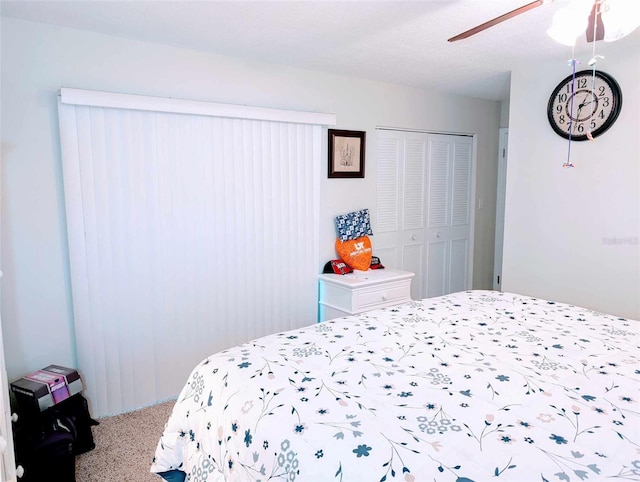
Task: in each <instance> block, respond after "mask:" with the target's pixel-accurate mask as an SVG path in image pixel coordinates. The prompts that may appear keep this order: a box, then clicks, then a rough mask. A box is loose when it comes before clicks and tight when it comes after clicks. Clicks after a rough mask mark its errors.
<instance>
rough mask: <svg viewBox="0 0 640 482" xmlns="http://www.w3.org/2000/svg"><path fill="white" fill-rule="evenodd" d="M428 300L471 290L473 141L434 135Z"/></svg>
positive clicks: (431, 144)
mask: <svg viewBox="0 0 640 482" xmlns="http://www.w3.org/2000/svg"><path fill="white" fill-rule="evenodd" d="M428 159H429V165H428V175H427V178H428V193H427V199H428V212H427V233H426V238H427V242H426V245H427V249H426V251H427V266H428V271H427V276H426V280H427V287H426V293H427V296H428V297H433V296H440V295H444V294H447V293H452V292H456V291H461V290H465V289H469V288H470V287H471V283H470V280H471V258H470V256H471V250H472V239H473V236H472V222H471V221H472V220H471V199H472V198H471V193H472V182H471V181H472V173H473V171H472V169H473V162H472V159H473V138H472V137H470V136H458V135H444V134H429V155H428Z"/></svg>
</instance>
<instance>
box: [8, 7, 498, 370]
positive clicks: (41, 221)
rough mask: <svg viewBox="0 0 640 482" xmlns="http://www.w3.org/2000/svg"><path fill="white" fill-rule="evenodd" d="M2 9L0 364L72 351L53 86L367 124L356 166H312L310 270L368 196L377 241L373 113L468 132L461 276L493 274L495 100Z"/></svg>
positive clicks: (484, 279) (45, 359)
mask: <svg viewBox="0 0 640 482" xmlns="http://www.w3.org/2000/svg"><path fill="white" fill-rule="evenodd" d="M1 22H2V23H1V36H2V37H1V40H2V42H1V45H2V47H1V48H2V52H1V54H2V56H1V57H2V58H1V62H2V63H1V67H2V69H1V70H2V74H1V75H2V77H1V81H2V99H1V100H2V111H1V121H2V132H1V134H2V182H3V186H2V196H3V197H2V269H3V271H4V273H5V279H4V280H3V289H2V304H1V306H2V319H3V330H4V335H5V336H4V340H5V345H6V346H5V350H6V351H5V356H6V361H7V371H8V375H9V377H10V378H15V377H18V376H22V375H23V374H24V373H26V372H28V371H31V370H35V369H38V368H41V367H42V366H45V365H47V364H49V363H58V364H62V365H75V357H74V343H75V340H74V335H73V324H72V323H73V320H72V308H71V292H70V285H69V274H68V256H67V245H66V231H65V229H66V228H65V219H64V198H63V187H62V173H61V165H60V153H59V138H58V122H57V107H56V95H57V93H58V91H59V89H60V87H63V86H64V87H74V88H82V89H93V90H105V91H112V92H123V93H132V94H144V95H153V96H161V97H176V98H184V99H197V100H204V101H213V102H223V103H234V104H246V105H254V106H263V107H271V108H281V109H292V110H303V111H317V112H330V113H335V114H336V115H337V120H338V124H337V125H336V126H335V127H336V128H339V129H354V130H365V131H366V132H367V145H366V151H367V157H366V178H365V179H358V180H349V179H332V180H329V179H326V174H324V171H323V178H322V183H321V199H322V208H321V209H322V210H321V218H320V220H321V227H320V228H321V229H320V233H319V234H318V236H319V240H320V249H321V253H320V254H321V259H319V260H318V272H320V270H321V266H322V265H323V264H324V262H325V261H327V260H328V259H331V258H334V257H335V253H334V248H333V243H334V240H335V231H334V227H333V218H334V217H335V216H336V215H338V214H343V213H345V212H348V211H350V210H354V209H360V208H363V207H369V208H370V209H371V210H372V211H373V212H372V214H374V216H373V218H374V224H373V229H374V236H373V237H372V242H373V246H374V251H375V212H374V209H375V204H376V203H375V182H376V178H375V172H376V149H375V146H376V142H375V127H376V125H384V126H397V127H408V128H417V129H424V130H434V131H453V132H465V133H475V134H477V135H478V150H477V156H478V159H477V160H478V169H477V171H478V175H477V187H476V195H477V197H478V198H479V197H482V198H483V205H484V209H483V210H479V211H477V212H476V225H475V238H476V239H475V252H474V259H475V266H474V281H473V285H474V287H476V288H488V287H490V286H491V278H492V269H493V237H494V234H493V233H494V211H495V187H496V186H495V175H496V164H497V138H498V125H499V122H500V103H499V102H494V101H485V100H480V99H472V98H465V97H460V96H454V95H446V94H436V93H433V92H427V91H424V90H420V89H414V88H407V87H401V86H397V85H390V84H382V83H377V82H370V81H366V80H360V79H354V78H347V77H341V76H336V75H327V74H322V73H318V72H311V71H305V70H300V69H294V68H289V67H283V66H277V65H269V64H264V63H259V62H250V61H245V60H239V59H233V58H228V57H222V56H216V55H212V54H207V53H202V52H197V51H193V50H187V49H181V48H176V47H170V46H164V45H159V44H152V43H144V42H137V41H133V40H129V39H124V38H117V37H112V36H106V35H101V34H95V33H89V32H83V31H78V30H73V29H67V28H61V27H55V26H50V25H44V24H38V23H33V22H24V21H20V20H13V19H7V18H2V19H1ZM325 150H326V146H325ZM323 158H324V159H326V152H324V153H323ZM476 205H479V203H478V201H477V200H476ZM383 261H384V260H383ZM221 282H223V279H222V278H221Z"/></svg>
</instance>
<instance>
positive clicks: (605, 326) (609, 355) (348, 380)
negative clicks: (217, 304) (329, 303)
mask: <svg viewBox="0 0 640 482" xmlns="http://www.w3.org/2000/svg"><path fill="white" fill-rule="evenodd" d="M639 323H640V322H638V321H636V320H628V319H623V318H618V317H615V316H610V315H606V314H602V313H597V312H593V311H589V310H587V309H584V308H579V307H575V306H571V305H567V304H562V303H554V302H552V301H546V300H541V299H536V298H531V297H525V296H519V295H515V294H511V293H500V292H493V291H469V292H460V293H454V294H451V295H447V296H443V297H438V298H430V299H425V300H422V301H415V302H410V303H407V304H403V305H399V306H397V307H393V308H384V309H380V310H376V311H370V312H368V313H365V314H362V315H357V316H353V317H346V318H340V319H335V320H331V321H327V322H324V323H319V324H315V325H312V326H308V327H305V328H302V329H298V330H293V331H289V332H285V333H279V334H275V335H270V336H267V337H264V338H260V339H257V340H254V341H251V342H249V343H246V344H244V345H241V346H238V347H234V348H232V349H229V350H225V351H223V352H220V353H217V354H215V355H212V356H210V357H209V358H207V359H206V360H204V361H202V363H200V364H199V365H198V366H197V367H196V368H195V369H194V370H193V372H192V373H191V375H190V376H189V379H188V381H187V383H186V385H185V386H184V388H183V390H182V392H181V394H180V395H179V397H178V399H177V401H176V404H175V407H174V409H173V412H172V414H171V416H170V418H169V420H168V422H167V424H166V426H165V430H164V433H163V434H162V437H161V439H160V441H159V443H158V447H157V450H156V454H155V457H154V461H153V464H152V467H151V471H152V472H155V473H157V472H163V471H170V470H174V469H177V470H181V471H183V472H185V473H186V475H187V477H186V480H189V481H194V482H195V481H198V482H199V481H209V482H210V481H261V482H264V481H284V480H288V481H294V480H298V481H319V482H328V481H344V482H351V481H366V482H369V481H380V482H384V481H395V480H402V481H438V482H444V481H456V482H469V481H476V482H485V481H489V480H493V479H497V480H504V481H518V482H521V481H542V482H544V481H548V482H551V481H581V480H591V481H594V480H640V405H639V400H640V346H639V337H638V334H639Z"/></svg>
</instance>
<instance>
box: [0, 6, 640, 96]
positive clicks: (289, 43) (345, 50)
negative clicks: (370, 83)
mask: <svg viewBox="0 0 640 482" xmlns="http://www.w3.org/2000/svg"><path fill="white" fill-rule="evenodd" d="M529 1H531V0H457V1H365V0H353V1H330V0H323V1H313V0H298V1H214V0H210V1H186V0H182V1H168V0H167V1H153V0H149V1H144V0H142V1H140V0H135V1H114V0H108V1H98V0H74V1H62V0H57V1H33V0H20V1H13V0H10V1H7V0H2V1H1V2H0V14H1V15H2V16H5V17H12V18H19V19H24V20H31V21H37V22H45V23H50V24H56V25H63V26H67V27H72V28H77V29H82V30H91V31H95V32H100V33H105V34H110V35H116V36H121V37H127V38H132V39H138V40H142V41H149V42H158V43H164V44H169V45H173V46H179V47H187V48H191V49H197V50H204V51H208V52H212V53H216V54H221V55H229V56H233V57H241V58H247V59H252V60H259V61H263V62H269V63H276V64H284V65H290V66H295V67H300V68H304V69H310V70H317V71H323V72H329V73H336V74H343V75H348V76H352V77H358V78H364V79H370V80H377V81H383V82H391V83H395V84H401V85H406V86H413V87H420V88H428V89H435V90H439V91H445V92H453V93H458V94H463V95H469V96H473V97H480V98H485V99H494V100H503V99H507V98H508V95H509V71H510V70H511V68H512V67H513V66H514V65H517V64H518V63H521V62H535V61H538V60H541V59H553V60H558V61H560V62H564V61H566V60H567V59H569V58H570V57H571V49H570V48H569V47H564V46H562V45H560V44H557V43H555V42H553V41H552V40H551V39H550V38H548V37H547V35H546V34H545V30H546V28H547V27H548V26H549V25H550V23H551V18H552V16H553V14H554V12H555V11H556V10H558V8H561V7H562V6H564V5H566V1H563V0H556V1H555V2H553V3H549V4H544V5H542V6H540V7H538V8H535V9H533V10H531V11H529V12H526V13H524V14H522V15H520V16H518V17H515V18H512V19H510V20H508V21H506V22H504V23H501V24H499V25H497V26H495V27H492V28H491V29H489V30H486V31H484V32H482V33H479V34H477V35H475V36H472V37H470V38H468V39H465V40H461V41H458V42H454V43H449V42H447V39H448V38H450V37H452V36H454V35H456V34H458V33H460V32H462V31H465V30H467V29H469V28H471V27H474V26H475V25H477V24H480V23H482V22H484V21H486V20H489V19H491V18H493V17H496V16H498V15H501V14H503V13H506V12H508V11H510V10H512V9H514V8H517V7H519V6H521V5H523V4H526V3H528V2H529ZM630 1H631V0H630ZM632 1H638V0H632ZM598 44H602V42H599V43H598ZM618 44H620V45H621V46H622V45H623V44H625V45H638V46H640V29H638V31H636V32H634V34H633V35H632V36H629V37H626V38H625V39H622V40H620V41H618V42H616V45H618ZM608 45H613V44H608ZM592 46H593V44H587V43H586V42H585V41H584V40H580V41H579V43H578V45H577V47H576V54H578V53H580V52H581V51H584V52H586V53H585V55H588V53H589V52H591V49H592ZM576 56H577V55H576Z"/></svg>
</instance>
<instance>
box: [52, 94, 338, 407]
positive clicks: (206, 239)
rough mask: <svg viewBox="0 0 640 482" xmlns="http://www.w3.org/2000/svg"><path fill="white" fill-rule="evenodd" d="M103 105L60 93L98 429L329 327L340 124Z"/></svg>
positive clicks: (79, 302)
mask: <svg viewBox="0 0 640 482" xmlns="http://www.w3.org/2000/svg"><path fill="white" fill-rule="evenodd" d="M92 94H93V93H88V94H87V92H86V91H75V90H69V89H66V90H65V89H63V90H62V91H61V97H60V102H59V117H60V132H61V146H62V160H63V173H64V188H65V202H66V210H67V231H68V239H69V254H70V270H71V284H72V287H71V288H72V296H73V309H74V326H75V334H76V350H77V359H78V368H79V371H80V372H81V374H82V376H83V379H84V382H85V395H86V396H87V398H88V400H89V402H90V404H91V410H92V413H93V414H94V415H95V416H97V417H99V416H103V415H108V414H116V413H122V412H126V411H129V410H132V409H135V408H139V407H142V406H146V405H149V404H152V403H154V402H156V401H159V400H165V399H168V398H171V397H173V396H175V395H177V393H178V392H179V390H180V388H181V387H182V385H183V383H184V382H185V381H186V377H187V376H188V374H189V372H190V371H191V369H192V368H193V367H194V366H195V365H196V364H197V363H198V362H199V361H201V360H202V359H203V358H205V357H206V356H207V355H209V354H212V353H214V352H216V351H219V350H222V349H224V348H228V347H230V346H233V345H236V344H239V343H243V342H246V341H249V340H251V339H254V338H257V337H260V336H263V335H266V334H269V333H275V332H280V331H285V330H289V329H293V328H297V327H300V326H304V325H308V324H311V323H313V322H315V321H316V313H317V273H318V231H319V229H318V225H319V179H320V178H319V176H320V155H321V132H322V128H321V124H332V123H335V119H334V117H333V116H332V115H330V114H312V113H308V115H306V114H307V113H299V112H292V113H291V116H290V117H291V119H293V121H292V122H289V121H287V116H286V112H284V114H283V111H273V112H272V114H273V115H272V116H271V117H272V118H273V119H276V120H269V117H270V115H269V114H271V113H270V112H269V110H268V109H256V110H255V111H253V110H252V109H251V108H246V107H240V106H239V107H238V109H237V111H234V110H233V106H225V105H222V106H220V105H216V104H209V103H193V102H192V101H188V102H187V101H185V102H184V103H181V101H176V100H174V99H161V100H158V99H154V98H143V97H140V96H127V95H121V94H108V93H95V95H92ZM87 99H89V100H87ZM216 107H221V108H222V110H220V109H217V108H216ZM230 108H231V111H230V110H229V109H230ZM253 114H256V115H253ZM234 116H235V117H234ZM252 117H253V118H252Z"/></svg>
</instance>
